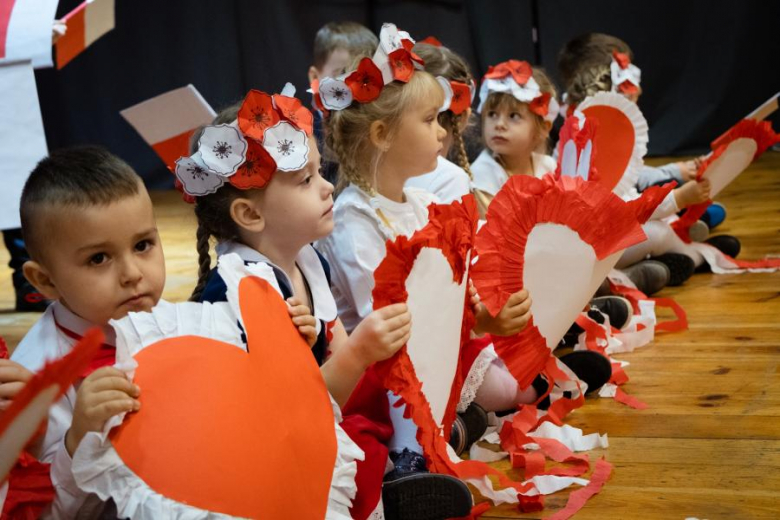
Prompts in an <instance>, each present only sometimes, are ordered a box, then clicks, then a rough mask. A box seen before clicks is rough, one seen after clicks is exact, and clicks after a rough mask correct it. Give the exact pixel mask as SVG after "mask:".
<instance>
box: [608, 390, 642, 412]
mask: <svg viewBox="0 0 780 520" xmlns="http://www.w3.org/2000/svg"><path fill="white" fill-rule="evenodd" d="M615 401H617V402H618V403H622V404H624V405H626V406H630V407H631V408H635V409H637V410H645V409H646V408H647V403H645V402H644V401H640V400H639V399H637V398H636V397H634V396H633V395H628V394H627V393H626V392H624V391H623V389H622V388H620V387H617V388H616V389H615Z"/></svg>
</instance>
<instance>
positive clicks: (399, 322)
mask: <svg viewBox="0 0 780 520" xmlns="http://www.w3.org/2000/svg"><path fill="white" fill-rule="evenodd" d="M411 323H412V314H411V313H410V312H405V313H403V314H399V315H398V316H395V317H393V318H389V319H386V320H385V325H386V326H387V330H390V331H395V330H397V329H400V328H402V327H405V326H407V325H409V326H411Z"/></svg>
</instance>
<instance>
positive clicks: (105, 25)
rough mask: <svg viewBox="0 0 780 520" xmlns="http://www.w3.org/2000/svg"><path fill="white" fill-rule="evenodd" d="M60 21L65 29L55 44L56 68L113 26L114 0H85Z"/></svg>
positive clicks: (65, 63)
mask: <svg viewBox="0 0 780 520" xmlns="http://www.w3.org/2000/svg"><path fill="white" fill-rule="evenodd" d="M62 22H63V23H64V24H65V26H66V28H67V30H66V32H65V34H64V35H62V36H61V37H60V38H59V39H58V40H57V43H56V44H55V45H56V47H57V68H58V69H61V68H62V67H64V66H65V65H67V64H68V63H70V61H71V60H72V59H73V58H75V57H76V56H78V55H79V54H81V53H82V52H83V51H84V49H86V48H87V47H89V46H90V45H92V44H93V43H95V41H96V40H97V39H98V38H100V37H101V36H103V35H104V34H106V33H107V32H109V31H110V30H112V29H113V28H114V0H85V2H84V3H82V4H81V5H79V6H78V7H76V8H75V9H74V10H73V11H71V12H70V13H68V14H66V15H65V17H64V18H63V19H62Z"/></svg>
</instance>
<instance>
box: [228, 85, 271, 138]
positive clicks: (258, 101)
mask: <svg viewBox="0 0 780 520" xmlns="http://www.w3.org/2000/svg"><path fill="white" fill-rule="evenodd" d="M278 122H279V113H278V112H277V111H276V109H275V108H274V104H273V100H272V98H271V96H269V95H268V94H266V93H265V92H260V91H259V90H250V91H249V94H247V95H246V98H245V99H244V103H243V104H242V105H241V109H240V110H239V111H238V127H239V128H240V129H241V132H243V133H244V135H245V136H246V137H251V138H252V139H255V140H257V141H259V142H262V141H263V132H264V131H265V129H266V128H270V127H272V126H274V125H275V124H276V123H278Z"/></svg>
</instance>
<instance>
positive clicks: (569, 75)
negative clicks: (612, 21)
mask: <svg viewBox="0 0 780 520" xmlns="http://www.w3.org/2000/svg"><path fill="white" fill-rule="evenodd" d="M612 51H617V52H622V53H625V54H628V56H629V58H631V60H633V59H634V53H633V52H631V48H630V47H629V46H628V44H627V43H626V42H624V41H623V40H621V39H620V38H616V37H614V36H610V35H608V34H602V33H587V34H583V35H581V36H578V37H576V38H574V39H573V40H571V41H569V42H568V43H567V44H566V45H564V46H563V48H562V49H561V51H560V52H559V53H558V71H559V72H560V75H561V80H562V81H563V85H564V88H565V89H566V94H567V99H566V102H567V103H569V104H571V105H578V104H580V103H581V102H582V101H583V100H585V98H587V97H589V96H592V95H594V94H596V93H598V92H609V91H610V90H612V75H611V72H610V64H611V63H612Z"/></svg>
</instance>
